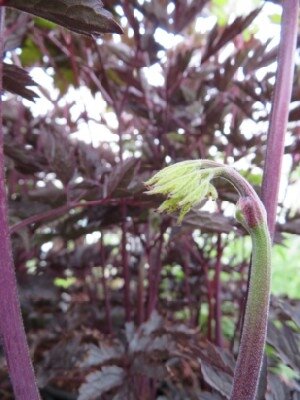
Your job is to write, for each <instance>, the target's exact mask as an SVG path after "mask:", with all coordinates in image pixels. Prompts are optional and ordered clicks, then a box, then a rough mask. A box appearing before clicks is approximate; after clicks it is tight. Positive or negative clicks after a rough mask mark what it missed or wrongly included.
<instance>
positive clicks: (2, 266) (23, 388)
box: [0, 7, 40, 400]
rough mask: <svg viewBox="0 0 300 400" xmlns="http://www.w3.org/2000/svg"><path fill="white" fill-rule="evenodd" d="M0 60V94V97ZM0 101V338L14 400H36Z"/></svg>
mask: <svg viewBox="0 0 300 400" xmlns="http://www.w3.org/2000/svg"><path fill="white" fill-rule="evenodd" d="M3 25H4V8H3V7H0V52H1V53H0V54H3ZM2 69H3V65H2V60H0V93H2ZM4 171H5V165H4V153H3V129H2V100H1V99H0V336H1V342H2V345H3V348H4V353H5V357H6V360H7V364H8V370H9V375H10V379H11V383H12V386H13V391H14V395H15V399H16V400H38V399H39V398H40V397H39V393H38V389H37V385H36V381H35V376H34V371H33V367H32V364H31V360H30V355H29V349H28V345H27V341H26V334H25V330H24V326H23V321H22V315H21V308H20V302H19V298H18V289H17V281H16V276H15V270H14V263H13V257H12V250H11V243H10V237H9V227H8V218H7V202H6V188H5V172H4Z"/></svg>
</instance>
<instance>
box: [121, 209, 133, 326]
mask: <svg viewBox="0 0 300 400" xmlns="http://www.w3.org/2000/svg"><path fill="white" fill-rule="evenodd" d="M121 212H122V243H121V257H122V268H123V279H124V307H125V321H126V322H130V321H131V302H130V270H129V263H128V253H127V249H126V244H127V224H126V212H127V209H126V203H125V202H122V204H121Z"/></svg>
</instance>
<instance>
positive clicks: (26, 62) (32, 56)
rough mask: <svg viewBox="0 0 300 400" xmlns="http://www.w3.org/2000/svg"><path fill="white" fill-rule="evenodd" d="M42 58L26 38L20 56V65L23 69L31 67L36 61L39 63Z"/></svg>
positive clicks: (35, 47)
mask: <svg viewBox="0 0 300 400" xmlns="http://www.w3.org/2000/svg"><path fill="white" fill-rule="evenodd" d="M42 58H43V55H42V53H41V52H40V49H39V48H38V47H37V45H36V44H35V43H34V42H33V41H32V40H31V39H29V38H27V39H26V41H25V43H24V45H23V48H22V53H21V56H20V59H21V62H22V65H23V66H24V67H31V66H33V65H34V64H35V63H37V62H38V61H41V60H42Z"/></svg>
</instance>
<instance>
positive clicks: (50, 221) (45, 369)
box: [0, 0, 300, 400]
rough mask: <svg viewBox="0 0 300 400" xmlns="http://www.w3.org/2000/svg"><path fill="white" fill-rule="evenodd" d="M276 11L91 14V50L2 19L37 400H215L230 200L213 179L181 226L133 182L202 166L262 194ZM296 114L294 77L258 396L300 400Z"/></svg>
mask: <svg viewBox="0 0 300 400" xmlns="http://www.w3.org/2000/svg"><path fill="white" fill-rule="evenodd" d="M279 3H280V2H279V1H265V2H263V1H260V0H255V1H254V0H253V1H247V2H244V1H233V0H211V1H209V0H178V1H176V2H174V1H170V0H153V1H146V0H114V1H104V6H105V8H106V9H107V10H109V11H110V12H111V13H112V14H113V15H114V18H115V19H116V20H117V21H119V23H120V25H121V26H122V28H123V31H124V33H123V34H122V35H117V34H105V35H103V36H101V37H86V36H81V35H78V34H74V33H71V32H69V31H67V30H65V29H64V28H62V27H59V26H57V25H55V24H54V23H52V22H49V21H46V20H43V19H41V18H38V17H31V16H30V15H28V14H25V13H20V12H17V11H16V10H13V9H7V17H6V30H5V50H6V52H5V65H4V88H5V90H6V91H5V94H4V111H3V114H4V115H3V116H4V133H5V155H6V166H7V170H6V172H7V192H8V198H9V210H10V223H11V233H12V241H13V251H14V259H15V265H16V273H17V278H18V282H19V286H20V293H21V302H22V308H23V313H24V317H25V325H26V331H27V334H28V338H29V342H30V347H31V352H32V356H33V359H34V364H35V367H36V371H37V378H38V383H39V386H40V387H41V388H42V394H43V398H44V399H48V400H53V399H54V400H55V399H77V398H78V399H79V400H92V399H100V398H101V399H104V400H106V399H114V400H117V399H127V400H131V399H132V400H133V399H143V400H144V399H145V400H152V399H159V400H165V399H173V400H180V399H184V400H187V399H203V400H210V399H224V398H225V399H226V398H228V396H229V392H230V387H231V382H232V376H233V368H234V357H235V356H236V354H237V350H238V343H239V332H240V326H241V316H242V312H243V304H244V297H245V293H246V288H247V274H248V266H249V260H250V254H251V241H250V239H249V237H247V235H246V234H245V232H244V231H243V229H242V227H241V226H239V225H238V224H237V223H236V222H235V220H234V203H235V202H236V199H237V195H236V193H235V192H234V190H233V188H232V187H230V186H228V185H227V184H226V183H224V182H218V183H217V184H218V189H219V193H220V197H219V199H218V200H217V201H216V202H215V203H213V202H208V203H207V204H205V205H204V207H203V208H201V209H200V210H199V209H194V210H192V211H191V212H190V213H189V215H188V216H187V217H186V218H185V220H184V222H183V223H182V225H180V226H178V225H177V223H176V221H177V218H176V215H174V217H173V216H171V217H170V216H165V215H158V214H157V213H156V212H155V208H156V207H157V205H158V204H159V203H160V200H161V199H160V198H156V197H155V196H151V197H150V196H148V195H146V194H145V193H144V191H145V187H144V185H143V182H144V181H145V180H147V179H148V178H149V177H150V176H151V175H152V174H153V173H154V172H156V171H157V170H159V169H160V168H162V167H163V166H165V165H168V164H171V163H174V162H176V161H180V160H185V159H196V158H211V159H214V160H216V161H220V162H224V163H228V164H229V165H234V166H235V167H236V168H237V169H238V170H239V171H240V172H241V173H242V174H243V175H244V176H245V177H246V178H247V179H248V180H249V182H250V183H252V185H253V186H254V187H255V188H256V189H257V191H258V192H259V191H260V185H261V181H262V171H263V163H264V158H265V150H266V132H267V126H268V118H269V112H270V104H271V99H272V93H273V87H274V82H275V71H276V55H277V45H278V41H279V32H280V15H281V7H280V4H279ZM297 52H299V43H298V48H297ZM297 62H299V57H297ZM299 101H300V75H299V65H298V64H297V65H296V71H295V82H294V87H293V94H292V102H291V111H290V117H289V126H288V132H287V137H286V148H285V156H284V168H283V177H282V185H281V192H280V204H279V207H278V225H277V230H276V236H275V241H276V245H275V246H274V250H273V253H274V258H273V282H272V299H271V310H270V325H269V333H268V340H267V341H268V345H267V355H268V362H267V363H268V368H267V371H264V373H263V377H262V383H261V387H260V390H259V394H258V399H268V400H271V399H274V400H275V399H289V400H292V399H293V400H294V399H300V382H299V379H298V377H299V374H300V352H299V333H300V328H299V326H300V308H299V307H300V305H299V298H300V274H299V272H298V271H299V254H300V253H299V245H300V243H299V233H300V212H299V204H300V203H299V201H298V199H299V195H300V193H299V192H300V179H299V166H298V165H299V160H300V136H299V132H300V131H299V120H300V106H299ZM0 395H1V398H2V399H10V398H12V394H11V388H10V384H9V381H8V378H7V371H6V366H5V360H4V358H3V356H2V357H1V358H0Z"/></svg>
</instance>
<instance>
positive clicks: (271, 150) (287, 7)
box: [262, 0, 299, 238]
mask: <svg viewBox="0 0 300 400" xmlns="http://www.w3.org/2000/svg"><path fill="white" fill-rule="evenodd" d="M282 7H283V12H282V22H281V26H282V28H281V38H280V44H279V54H278V67H277V73H276V80H275V82H276V83H275V90H274V97H273V103H272V109H271V118H270V124H269V130H268V139H267V151H266V161H265V167H264V174H263V183H262V202H263V203H264V205H265V207H266V210H267V215H268V227H269V231H270V235H271V237H272V238H273V236H274V231H275V223H276V209H277V202H278V191H279V184H280V174H281V166H282V158H283V154H284V139H285V132H286V128H287V122H288V115H289V103H290V99H291V93H292V85H293V75H294V65H295V52H296V39H297V30H298V13H299V0H284V1H282Z"/></svg>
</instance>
